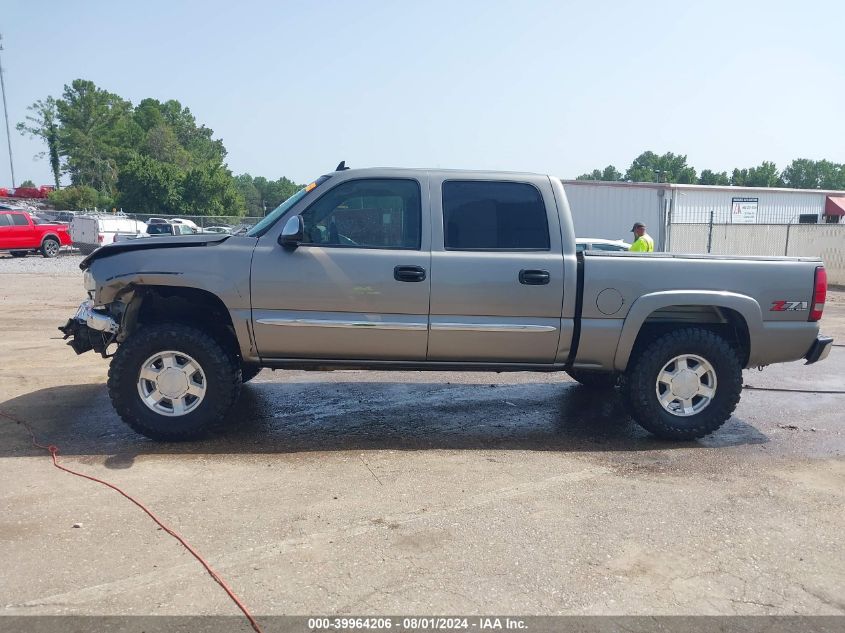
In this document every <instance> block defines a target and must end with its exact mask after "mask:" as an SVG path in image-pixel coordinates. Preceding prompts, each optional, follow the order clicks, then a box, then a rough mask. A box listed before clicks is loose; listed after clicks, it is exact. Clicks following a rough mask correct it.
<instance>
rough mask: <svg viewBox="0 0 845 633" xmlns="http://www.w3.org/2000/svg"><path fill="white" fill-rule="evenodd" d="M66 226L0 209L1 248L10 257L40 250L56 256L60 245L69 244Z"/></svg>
mask: <svg viewBox="0 0 845 633" xmlns="http://www.w3.org/2000/svg"><path fill="white" fill-rule="evenodd" d="M70 244H71V240H70V236H69V235H68V230H67V226H66V225H64V224H55V223H50V222H45V221H44V220H41V219H40V218H38V217H37V216H35V217H33V216H32V215H31V214H30V213H29V212H27V211H15V210H9V209H0V250H2V251H9V252H10V253H11V254H12V257H26V256H27V254H28V253H33V252H36V251H37V252H40V253H41V254H42V255H43V256H44V257H55V256H56V255H58V254H59V250H61V247H62V246H70Z"/></svg>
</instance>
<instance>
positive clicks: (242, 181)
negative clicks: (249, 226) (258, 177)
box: [235, 174, 264, 216]
mask: <svg viewBox="0 0 845 633" xmlns="http://www.w3.org/2000/svg"><path fill="white" fill-rule="evenodd" d="M235 186H236V187H237V188H238V191H239V192H240V194H241V197H242V198H243V199H244V203H245V204H246V214H247V215H251V216H262V215H264V207H263V206H262V200H261V194H260V193H259V192H258V189H257V188H256V186H255V183H253V180H252V176H250V175H249V174H241V175H240V176H235Z"/></svg>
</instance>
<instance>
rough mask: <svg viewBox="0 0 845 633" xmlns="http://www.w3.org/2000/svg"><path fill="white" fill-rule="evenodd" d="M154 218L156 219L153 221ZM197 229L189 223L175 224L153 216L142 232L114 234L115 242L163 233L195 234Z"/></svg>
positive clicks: (161, 234)
mask: <svg viewBox="0 0 845 633" xmlns="http://www.w3.org/2000/svg"><path fill="white" fill-rule="evenodd" d="M153 220H156V221H155V222H153ZM196 233H197V231H196V230H195V229H194V228H192V227H190V226H188V225H187V224H173V223H171V222H170V221H166V220H165V221H161V218H151V220H150V222H149V223H148V224H147V225H145V227H144V230H143V231H141V232H140V233H118V234H117V235H115V236H114V241H115V242H127V241H129V240H135V239H139V238H146V237H153V236H163V235H194V234H196Z"/></svg>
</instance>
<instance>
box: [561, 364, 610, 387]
mask: <svg viewBox="0 0 845 633" xmlns="http://www.w3.org/2000/svg"><path fill="white" fill-rule="evenodd" d="M566 373H567V374H569V376H570V377H571V378H572V379H573V380H576V381H578V382H580V383H581V384H582V385H584V386H585V387H587V388H588V389H613V387H615V386H616V382H617V379H618V376H617V375H616V374H612V373H609V372H604V371H592V370H590V369H569V370H567V372H566Z"/></svg>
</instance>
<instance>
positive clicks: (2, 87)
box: [0, 35, 16, 189]
mask: <svg viewBox="0 0 845 633" xmlns="http://www.w3.org/2000/svg"><path fill="white" fill-rule="evenodd" d="M2 50H3V36H2V35H0V51H2ZM0 90H2V92H3V116H5V117H6V142H7V143H8V144H9V169H11V170H12V189H14V188H15V186H16V185H15V163H14V161H13V160H12V135H11V134H10V133H9V108H8V107H7V106H6V82H5V81H3V61H2V60H0Z"/></svg>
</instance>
